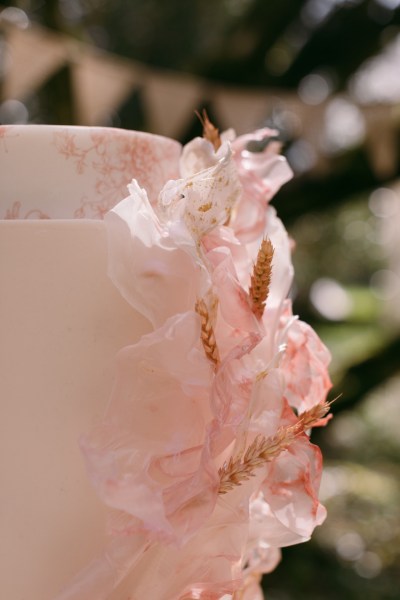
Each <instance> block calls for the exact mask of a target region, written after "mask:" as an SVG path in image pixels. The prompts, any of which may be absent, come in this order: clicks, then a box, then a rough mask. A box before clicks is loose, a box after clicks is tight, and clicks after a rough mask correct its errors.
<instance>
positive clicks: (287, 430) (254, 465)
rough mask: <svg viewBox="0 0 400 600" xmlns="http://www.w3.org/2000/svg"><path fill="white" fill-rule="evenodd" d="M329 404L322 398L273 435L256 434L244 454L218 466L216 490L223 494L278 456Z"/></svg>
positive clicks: (318, 418) (322, 413)
mask: <svg viewBox="0 0 400 600" xmlns="http://www.w3.org/2000/svg"><path fill="white" fill-rule="evenodd" d="M329 408H330V404H329V403H328V402H323V403H321V404H318V405H317V406H314V407H313V408H311V409H310V410H308V411H305V412H304V413H302V415H301V416H300V418H299V420H298V421H297V423H295V424H294V425H290V426H287V427H281V428H280V429H278V431H277V433H276V434H275V435H273V436H270V437H268V438H266V437H264V436H257V437H256V438H255V439H254V440H253V442H252V443H251V444H250V446H249V447H248V448H247V450H246V452H245V453H244V455H243V456H237V457H235V458H234V457H231V458H230V459H229V461H228V462H225V463H224V465H223V466H222V467H221V468H220V469H219V471H218V473H219V477H220V484H219V490H218V491H219V494H226V493H227V492H229V491H230V490H232V489H233V488H234V487H236V486H238V485H241V484H242V483H243V482H244V481H247V480H248V479H250V477H253V476H254V475H255V473H254V471H255V469H258V468H259V467H263V466H264V465H265V464H266V463H268V462H270V461H271V460H273V459H274V458H276V457H277V456H279V454H280V453H281V452H283V451H284V450H287V448H288V447H289V446H290V444H291V443H292V442H293V441H294V439H295V438H296V437H297V436H298V435H300V434H301V433H303V432H304V431H306V430H307V429H309V428H310V427H312V426H313V425H314V424H316V423H317V422H318V421H319V420H320V419H322V418H323V417H324V416H325V415H326V414H327V412H328V411H329Z"/></svg>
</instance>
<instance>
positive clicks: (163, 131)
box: [143, 70, 204, 138]
mask: <svg viewBox="0 0 400 600" xmlns="http://www.w3.org/2000/svg"><path fill="white" fill-rule="evenodd" d="M143 96H144V100H145V103H146V109H147V110H146V113H147V114H148V115H149V117H150V118H149V125H150V127H151V131H152V132H153V133H158V134H160V135H165V136H167V137H174V138H176V137H179V134H180V133H182V131H183V130H184V128H185V125H187V123H188V122H189V121H190V119H191V117H192V116H193V113H194V111H195V110H196V109H199V108H200V103H201V101H202V99H203V98H202V96H204V84H203V82H202V81H201V79H198V78H195V77H191V76H189V75H175V74H166V73H165V74H164V73H159V72H155V71H150V70H148V71H147V75H146V79H145V85H144V87H143Z"/></svg>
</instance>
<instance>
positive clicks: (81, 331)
mask: <svg viewBox="0 0 400 600" xmlns="http://www.w3.org/2000/svg"><path fill="white" fill-rule="evenodd" d="M0 256H1V257H2V259H1V261H0V281H1V293H0V331H1V336H0V365H1V382H2V383H1V389H2V398H1V404H2V419H1V430H2V431H1V435H0V440H1V441H0V444H1V451H0V457H1V458H0V460H1V469H0V470H1V474H2V494H1V496H2V500H1V504H2V509H1V525H0V528H1V532H2V535H1V538H2V541H1V554H2V555H1V558H0V564H1V567H2V571H3V573H2V575H1V577H0V597H1V598H8V599H9V600H25V599H26V600H28V599H33V598H34V599H36V598H37V599H38V600H39V599H40V600H50V599H51V598H53V597H54V596H55V594H56V592H57V591H58V589H59V587H60V586H61V585H62V584H63V583H65V582H67V580H68V578H70V577H72V576H73V575H74V574H75V573H76V572H77V571H78V570H79V569H80V568H82V567H83V566H85V564H86V563H87V562H90V560H91V559H92V558H93V557H94V556H95V555H96V554H97V553H98V552H99V550H100V549H101V548H102V545H103V541H104V540H103V532H104V523H105V521H104V512H103V506H102V505H101V503H100V501H99V500H98V499H97V497H96V496H95V493H94V491H93V490H92V489H91V487H90V484H89V482H88V479H87V475H86V472H85V468H84V463H83V460H82V455H81V452H80V450H79V447H78V438H79V435H80V434H81V433H84V432H86V431H88V430H89V429H90V428H91V427H92V426H93V424H94V423H95V422H96V420H98V419H99V418H100V416H101V414H102V412H103V411H104V408H105V406H106V403H107V400H108V398H109V395H110V392H111V387H112V382H113V375H114V357H115V354H116V352H117V351H118V350H119V349H120V348H122V347H123V346H126V345H128V344H130V343H132V342H135V341H137V340H138V338H139V337H140V335H141V334H143V333H145V332H146V331H147V330H148V328H149V325H148V323H147V321H146V320H145V319H144V318H143V317H141V316H140V315H138V314H137V313H135V312H134V311H133V310H132V309H131V307H130V306H129V305H128V304H127V303H126V302H125V301H124V300H123V299H122V297H121V296H120V295H119V293H118V292H117V290H116V289H115V288H114V286H113V285H112V284H111V282H110V280H109V279H108V277H107V273H106V270H107V248H106V235H105V228H104V225H103V223H102V222H96V221H92V222H90V221H81V222H72V221H71V222H68V221H66V222H61V221H60V222H56V221H55V222H51V221H48V222H33V221H31V222H29V221H27V222H23V221H21V222H8V223H7V222H1V223H0ZM5 257H7V260H5Z"/></svg>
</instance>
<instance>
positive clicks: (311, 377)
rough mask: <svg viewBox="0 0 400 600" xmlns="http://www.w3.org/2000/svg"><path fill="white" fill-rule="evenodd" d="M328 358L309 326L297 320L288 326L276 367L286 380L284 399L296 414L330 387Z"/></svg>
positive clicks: (318, 401) (326, 350) (318, 398)
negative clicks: (281, 353) (284, 346)
mask: <svg viewBox="0 0 400 600" xmlns="http://www.w3.org/2000/svg"><path fill="white" fill-rule="evenodd" d="M288 318H289V319H290V317H288ZM330 359H331V357H330V353H329V351H328V349H327V348H326V346H325V345H324V344H323V343H322V342H321V340H320V339H319V337H318V335H317V334H316V333H315V331H314V330H313V329H312V328H311V327H310V326H309V325H307V324H306V323H304V322H302V321H298V320H295V321H293V322H292V323H291V325H290V327H289V329H288V334H287V348H286V350H285V352H284V354H283V356H282V361H281V364H280V367H281V369H282V371H283V372H284V373H285V378H286V389H285V398H286V399H287V401H288V403H289V404H290V405H291V406H293V407H294V408H296V409H297V410H298V411H299V412H303V411H305V410H308V409H309V408H312V407H313V406H315V405H316V404H319V403H320V402H321V401H323V400H325V398H326V396H327V393H328V392H329V390H330V388H331V387H332V383H331V380H330V378H329V374H328V365H329V363H330Z"/></svg>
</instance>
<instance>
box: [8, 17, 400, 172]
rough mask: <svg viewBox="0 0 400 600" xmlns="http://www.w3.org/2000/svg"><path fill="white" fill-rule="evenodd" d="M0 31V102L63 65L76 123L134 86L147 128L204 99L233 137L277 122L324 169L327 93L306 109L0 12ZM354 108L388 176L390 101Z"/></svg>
mask: <svg viewBox="0 0 400 600" xmlns="http://www.w3.org/2000/svg"><path fill="white" fill-rule="evenodd" d="M0 28H1V30H2V31H3V32H4V35H5V44H4V45H3V48H2V54H3V57H5V59H3V64H2V65H0V66H1V74H2V82H1V83H2V86H1V90H0V91H1V98H0V102H1V101H2V100H7V99H16V100H21V101H24V99H25V98H27V97H28V96H29V95H31V94H33V93H35V92H36V91H38V90H39V89H40V88H41V86H42V85H43V84H44V83H45V82H46V80H48V79H49V78H50V77H51V76H52V75H54V74H55V73H56V72H57V71H58V70H60V69H61V68H62V67H63V66H65V65H69V66H70V67H71V73H72V86H73V89H72V93H73V97H74V105H75V110H76V114H77V122H78V124H80V125H107V124H108V123H110V121H111V120H112V119H111V118H112V116H113V114H115V112H117V111H118V110H119V109H120V107H121V106H122V105H123V104H124V103H125V102H126V100H127V99H128V98H129V97H130V96H131V95H132V92H133V91H134V90H135V89H140V92H141V97H142V98H143V99H144V102H145V114H146V122H147V129H148V130H149V131H151V132H153V133H158V134H160V135H165V136H168V137H172V138H179V137H180V136H181V135H182V134H183V132H184V131H185V130H186V129H187V126H188V124H189V123H190V122H191V121H192V119H193V113H194V111H195V110H196V109H197V110H201V108H202V107H203V106H204V103H205V100H207V103H209V104H210V106H211V108H212V111H213V114H215V117H216V120H217V124H218V126H219V127H220V128H221V129H227V128H228V127H232V128H234V129H235V130H236V132H237V134H239V135H240V134H241V133H244V132H247V131H252V130H254V129H257V128H259V127H262V126H265V125H267V124H270V123H271V120H272V121H273V122H275V123H276V124H277V126H278V127H279V124H280V121H281V122H282V124H283V126H284V129H285V128H286V129H287V131H286V132H284V133H286V134H287V137H288V138H289V139H291V140H301V141H302V142H305V143H306V145H307V144H308V148H309V149H310V152H311V153H312V154H315V157H314V158H313V168H314V169H319V170H320V171H321V170H326V169H329V168H330V161H329V156H327V155H326V153H324V152H323V151H322V150H323V149H322V146H321V139H322V135H323V131H324V125H325V121H326V109H327V106H328V104H329V102H331V101H332V100H333V99H334V98H335V97H329V98H328V99H327V100H326V101H325V102H323V103H321V104H319V105H317V106H310V105H307V104H305V103H304V102H302V101H301V99H300V98H299V97H298V96H297V94H296V93H295V92H293V93H290V92H288V91H285V90H276V89H275V90H265V91H263V90H262V89H240V88H237V87H228V86H223V85H220V84H214V83H212V82H210V81H207V80H205V79H202V78H200V77H194V76H190V75H187V74H178V73H174V72H167V71H160V70H156V69H152V68H149V67H147V66H146V65H144V64H141V63H138V62H134V61H131V60H128V59H124V58H121V57H118V56H115V55H112V54H109V53H107V52H103V51H100V50H96V49H95V48H94V47H93V46H90V45H88V44H83V43H79V42H77V41H76V40H72V39H71V38H69V37H67V36H65V35H63V34H56V33H52V32H49V31H48V30H46V29H44V28H42V27H39V26H37V25H30V26H29V27H27V28H22V29H21V28H19V27H17V26H15V25H12V24H11V23H9V22H7V19H3V20H2V19H1V12H0ZM358 109H359V111H361V112H362V114H363V117H364V119H365V122H366V147H367V150H368V152H369V154H370V157H371V164H372V168H373V169H374V171H375V173H376V175H377V176H378V177H382V178H387V177H390V176H391V175H392V174H393V173H395V171H396V165H397V163H398V148H397V144H396V135H397V133H396V132H397V131H398V128H399V124H400V123H399V122H396V120H395V117H394V115H395V106H394V105H390V104H387V105H383V104H381V105H370V106H359V105H358ZM110 117H111V118H110Z"/></svg>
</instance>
